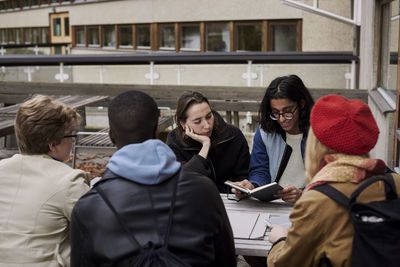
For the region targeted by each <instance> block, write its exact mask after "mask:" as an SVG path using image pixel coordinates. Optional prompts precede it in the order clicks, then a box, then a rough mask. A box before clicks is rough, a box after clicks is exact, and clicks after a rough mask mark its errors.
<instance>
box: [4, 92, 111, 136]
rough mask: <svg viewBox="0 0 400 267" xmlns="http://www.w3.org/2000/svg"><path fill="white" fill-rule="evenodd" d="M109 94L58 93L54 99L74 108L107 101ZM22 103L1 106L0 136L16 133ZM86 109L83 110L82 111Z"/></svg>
mask: <svg viewBox="0 0 400 267" xmlns="http://www.w3.org/2000/svg"><path fill="white" fill-rule="evenodd" d="M107 98H108V96H90V95H85V96H84V95H67V96H65V95H57V96H53V99H55V100H58V101H60V102H62V103H64V104H66V105H68V106H70V107H72V108H74V109H78V110H79V109H80V108H83V107H85V106H86V105H89V104H94V103H96V102H100V101H105V100H106V99H107ZM20 105H21V103H18V104H14V105H11V106H6V107H1V108H0V137H1V136H6V135H10V134H13V133H14V120H15V116H16V114H17V111H18V108H19V107H20ZM83 112H84V111H83V110H82V111H81V113H83Z"/></svg>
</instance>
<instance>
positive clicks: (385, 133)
mask: <svg viewBox="0 0 400 267" xmlns="http://www.w3.org/2000/svg"><path fill="white" fill-rule="evenodd" d="M368 105H369V107H370V108H371V111H372V114H373V115H374V117H375V120H376V123H377V124H378V127H379V131H380V133H379V138H378V142H377V144H376V145H375V147H374V149H372V150H371V152H370V156H371V158H379V159H382V160H383V161H385V162H386V165H387V166H389V167H390V168H392V167H393V165H394V162H393V153H394V148H393V142H394V123H393V122H394V118H395V113H394V112H387V113H382V112H381V111H380V110H379V109H378V107H377V106H376V104H375V103H374V101H373V100H371V98H370V97H369V98H368Z"/></svg>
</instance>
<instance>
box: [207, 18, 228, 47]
mask: <svg viewBox="0 0 400 267" xmlns="http://www.w3.org/2000/svg"><path fill="white" fill-rule="evenodd" d="M206 42H207V51H230V47H229V43H230V41H229V24H228V23H212V24H211V23H210V24H207V33H206Z"/></svg>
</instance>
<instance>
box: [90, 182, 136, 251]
mask: <svg viewBox="0 0 400 267" xmlns="http://www.w3.org/2000/svg"><path fill="white" fill-rule="evenodd" d="M95 189H96V191H97V192H98V193H99V195H100V196H101V198H102V199H103V200H104V202H105V203H106V204H107V206H108V207H109V208H110V209H111V211H112V212H113V213H114V215H115V217H116V218H117V220H118V222H119V224H120V225H121V227H122V228H123V229H124V230H125V232H126V233H128V238H129V240H130V241H131V243H132V244H134V245H135V246H138V247H139V248H140V249H143V248H142V246H141V245H140V244H139V242H138V241H137V240H136V238H135V236H134V235H133V234H132V233H131V231H130V230H129V229H128V227H126V225H125V224H124V222H123V220H122V217H121V216H120V215H119V214H118V212H117V211H116V210H115V208H114V206H113V205H112V204H111V202H110V200H109V199H108V198H107V197H106V194H105V193H104V191H103V189H101V186H96V188H95Z"/></svg>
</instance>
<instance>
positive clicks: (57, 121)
mask: <svg viewBox="0 0 400 267" xmlns="http://www.w3.org/2000/svg"><path fill="white" fill-rule="evenodd" d="M80 123H81V116H80V115H79V113H77V112H76V111H75V110H73V109H72V108H70V107H68V106H66V105H65V104H63V103H61V102H59V101H55V100H52V99H51V98H50V97H48V96H44V95H36V96H34V97H32V98H31V99H29V100H27V101H26V102H24V103H22V104H21V106H20V107H19V109H18V111H17V115H16V118H15V124H14V128H15V135H16V137H17V142H18V147H19V150H20V152H21V153H24V154H47V153H48V152H49V143H51V142H54V143H55V144H59V143H61V141H62V139H63V138H64V135H65V133H66V132H67V131H74V130H77V129H78V127H79V125H80Z"/></svg>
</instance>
